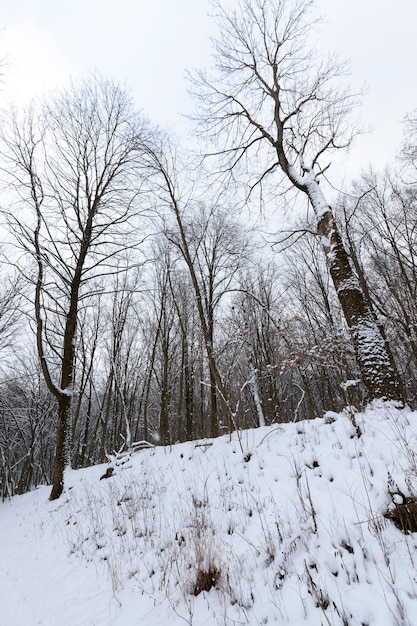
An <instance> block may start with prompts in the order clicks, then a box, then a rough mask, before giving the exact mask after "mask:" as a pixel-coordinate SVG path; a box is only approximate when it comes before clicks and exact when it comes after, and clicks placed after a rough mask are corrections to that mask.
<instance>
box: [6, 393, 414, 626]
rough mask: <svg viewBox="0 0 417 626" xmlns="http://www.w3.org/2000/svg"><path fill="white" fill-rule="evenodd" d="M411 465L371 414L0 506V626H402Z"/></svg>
mask: <svg viewBox="0 0 417 626" xmlns="http://www.w3.org/2000/svg"><path fill="white" fill-rule="evenodd" d="M355 420H356V423H355ZM199 444H200V445H199ZM201 444H207V445H201ZM416 453H417V414H416V413H411V412H409V411H407V410H403V411H400V410H398V409H396V408H394V407H393V406H384V405H382V404H381V405H374V406H373V407H372V408H370V409H368V410H367V411H366V412H365V413H364V414H356V415H355V417H354V419H352V415H349V414H348V412H346V413H345V414H335V413H328V414H327V415H326V416H325V417H324V418H321V419H316V420H314V421H310V422H300V423H295V424H294V423H293V424H284V425H274V426H271V427H264V428H259V429H256V430H248V431H243V432H240V433H234V434H233V436H232V438H231V439H229V437H228V436H224V437H221V438H219V439H216V440H212V441H205V442H190V443H184V444H178V445H175V446H172V447H171V448H162V447H160V448H155V449H151V450H144V451H142V452H138V453H136V454H134V455H132V456H130V457H129V456H127V457H124V458H123V459H121V460H119V461H118V464H117V465H116V463H115V471H114V475H113V476H112V477H111V478H109V479H107V480H100V476H102V475H103V474H104V472H105V471H106V467H107V466H103V465H102V466H96V467H92V468H89V469H85V470H78V471H70V472H68V473H67V476H66V482H67V487H66V490H65V492H64V494H63V496H62V497H61V498H60V499H59V500H58V501H55V502H49V501H48V496H49V491H50V490H49V488H47V487H41V488H39V489H37V490H36V491H34V492H32V493H29V494H26V495H24V496H18V497H14V498H13V499H11V500H10V501H6V502H3V503H1V504H0V625H1V626H32V625H33V626H34V625H37V624H41V625H42V626H135V625H139V624H140V625H145V626H154V625H158V626H176V625H178V626H179V625H183V624H192V625H193V626H203V625H223V624H224V625H227V626H229V625H230V626H232V625H238V624H250V625H251V626H254V625H258V624H274V623H276V624H289V625H291V626H301V625H303V626H306V625H307V626H316V625H317V626H321V625H326V624H331V625H335V626H336V625H337V626H338V625H341V626H348V625H349V626H350V625H352V626H353V625H355V626H365V625H366V626H391V625H394V624H398V625H399V624H401V625H409V626H414V625H415V624H417V569H416V566H417V550H416V547H417V545H416V544H417V534H415V533H409V534H404V533H402V532H401V531H400V530H399V529H398V528H397V527H396V526H395V525H394V524H393V522H392V521H389V520H387V519H386V518H385V517H384V513H385V512H386V511H387V510H388V509H392V508H393V507H394V503H393V502H394V501H396V502H397V503H401V496H400V495H399V494H404V495H405V496H413V495H417V456H416ZM122 461H123V462H122ZM395 494H396V495H395ZM211 585H212V587H211V589H210V590H208V591H204V590H203V591H201V592H200V587H201V586H207V587H210V586H211Z"/></svg>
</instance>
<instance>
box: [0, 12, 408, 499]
mask: <svg viewBox="0 0 417 626" xmlns="http://www.w3.org/2000/svg"><path fill="white" fill-rule="evenodd" d="M313 9H314V3H313V2H311V1H310V0H282V1H280V2H279V3H277V2H276V1H274V0H255V1H250V0H244V1H243V2H242V13H238V12H233V11H229V10H227V9H226V8H223V7H222V5H221V4H218V5H217V20H218V24H219V33H220V35H219V36H218V38H217V39H216V40H215V41H214V43H213V45H214V50H215V57H214V58H215V59H216V65H215V67H213V68H212V69H210V70H207V71H196V72H194V73H190V88H191V90H192V92H193V93H194V96H195V114H194V116H193V120H191V126H192V130H193V135H192V141H191V142H190V141H189V140H187V142H181V141H179V140H178V139H177V138H175V137H173V136H170V135H169V134H168V133H167V132H166V131H164V130H163V129H161V128H159V127H158V126H157V122H158V121H157V120H150V119H148V118H146V117H145V116H144V115H143V114H142V113H140V112H139V111H138V109H137V105H136V103H134V102H133V101H132V98H131V96H130V94H129V92H128V90H126V89H125V88H123V87H121V86H120V85H118V84H117V83H115V82H114V81H112V80H111V79H107V78H105V77H103V76H100V75H99V74H98V73H96V74H94V75H93V76H92V77H91V78H89V79H87V80H84V81H79V82H72V83H69V85H68V87H67V88H66V89H62V90H60V91H59V92H58V91H56V92H54V93H53V94H49V95H47V96H45V97H44V98H43V99H42V100H39V101H36V102H33V104H32V105H31V106H30V107H26V108H13V109H11V110H9V111H4V112H3V113H2V123H1V130H0V170H1V177H0V184H1V196H0V198H1V199H0V211H1V226H2V241H3V243H2V245H1V250H0V252H1V268H2V281H1V284H0V302H1V306H0V347H1V356H2V358H1V370H0V385H1V393H0V490H1V497H2V498H3V499H4V498H8V497H10V496H13V495H15V494H22V493H25V492H27V491H29V490H31V489H33V488H34V487H35V486H37V485H39V484H52V492H51V499H55V498H58V497H59V496H60V494H61V492H62V490H63V487H64V483H63V480H64V478H63V476H64V470H65V467H67V466H69V465H70V466H71V467H72V468H81V467H87V466H90V465H93V464H96V463H103V462H105V461H106V460H107V458H108V455H110V454H114V453H115V452H117V451H122V450H124V449H139V448H140V447H149V446H154V445H171V444H174V443H177V442H184V441H190V440H200V439H204V438H208V437H210V438H212V437H217V436H219V435H221V434H225V433H231V432H232V431H235V430H239V429H247V428H253V427H256V426H264V425H270V424H273V423H280V422H296V421H299V420H305V419H313V418H316V417H318V416H322V415H323V414H324V413H325V412H326V411H328V410H332V411H340V410H342V409H343V407H346V406H349V407H351V410H352V411H359V410H362V409H363V408H364V407H365V406H366V405H367V404H368V403H370V402H372V401H373V400H377V399H386V400H392V401H395V402H397V403H398V404H399V405H402V404H404V403H405V404H407V405H408V406H410V407H411V408H412V409H415V408H416V393H417V378H416V369H417V298H416V295H417V245H416V238H417V232H416V227H417V191H416V189H417V187H416V183H417V114H416V113H415V112H412V111H411V112H407V111H405V112H404V142H403V145H401V146H398V159H397V160H396V162H395V163H393V164H392V165H391V166H390V167H389V168H387V169H385V170H384V171H375V170H374V169H373V168H372V165H370V166H369V168H368V169H367V170H366V171H364V172H363V173H362V175H360V176H359V177H358V178H356V179H352V180H351V181H350V183H349V186H348V187H346V188H345V189H343V190H339V191H335V190H334V189H333V188H332V187H331V181H332V167H331V162H332V157H333V154H334V153H335V152H340V151H343V150H346V149H347V148H348V147H349V146H350V145H351V143H352V142H353V141H354V139H355V137H356V135H357V134H358V133H359V132H360V129H359V128H358V127H357V125H356V123H355V115H356V113H357V109H358V106H359V104H360V98H361V94H357V93H353V92H351V91H350V88H349V86H348V80H347V78H346V71H347V67H346V65H345V64H344V63H343V62H339V61H338V60H337V59H335V58H334V57H332V56H329V57H323V56H321V57H320V58H319V59H318V57H317V54H318V53H317V51H315V50H314V49H313V47H314V42H313V43H311V45H310V37H309V34H310V32H311V30H312V27H313V25H315V23H316V21H315V16H314V11H313ZM5 89H7V81H6V85H5ZM190 143H191V145H192V149H190ZM330 203H331V204H330ZM271 217H273V219H271ZM272 223H273V224H274V226H273V227H271V224H272ZM276 224H278V226H276Z"/></svg>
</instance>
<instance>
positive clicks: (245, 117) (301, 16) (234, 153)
mask: <svg viewBox="0 0 417 626" xmlns="http://www.w3.org/2000/svg"><path fill="white" fill-rule="evenodd" d="M313 5H314V2H313V0H243V1H242V3H241V4H240V6H239V10H238V11H237V12H235V11H228V10H227V9H225V8H223V7H222V5H221V4H220V3H218V2H216V3H215V7H216V9H217V18H218V22H219V28H220V33H221V35H220V36H219V38H218V39H217V40H216V41H215V43H214V46H215V53H216V57H215V58H216V69H215V72H214V74H213V76H211V77H210V76H208V75H207V74H206V73H205V72H200V73H197V74H196V75H195V76H194V84H195V86H196V93H197V96H198V98H199V102H200V110H199V111H198V117H199V119H201V120H202V131H203V132H204V134H205V135H209V136H211V137H212V138H214V139H215V140H216V141H217V144H218V148H216V150H215V152H216V154H217V156H219V157H220V158H222V160H223V162H224V165H223V167H225V168H226V169H227V171H228V172H230V173H235V172H236V170H237V167H238V166H240V165H245V174H246V177H247V180H248V185H249V188H250V191H251V192H252V191H253V190H254V189H255V188H260V187H264V186H265V185H266V184H267V181H268V180H270V176H271V175H275V179H274V180H276V173H277V172H278V173H280V174H281V178H280V183H279V184H280V188H281V189H283V188H284V189H288V188H291V189H293V190H295V191H298V192H301V193H302V194H304V195H305V196H306V197H307V198H308V200H309V202H310V204H311V206H312V208H313V210H314V213H315V216H316V223H317V234H318V236H319V238H320V241H321V244H322V248H323V250H324V253H325V255H326V259H327V263H328V267H329V272H330V275H331V277H332V280H333V284H334V287H335V289H336V292H337V295H338V298H339V302H340V304H341V307H342V309H343V313H344V317H345V319H346V322H347V324H348V326H349V329H350V333H351V338H352V342H353V345H354V348H355V353H356V357H357V361H358V364H359V367H360V370H361V374H362V378H363V382H364V385H365V388H366V390H367V394H368V398H369V399H370V400H371V399H374V398H388V399H395V400H401V399H402V393H401V386H400V384H399V380H398V377H397V373H396V371H395V368H394V367H393V364H392V361H391V359H390V357H389V351H388V350H387V346H386V343H385V341H384V338H383V336H382V335H381V332H380V329H379V327H378V325H377V323H376V322H375V318H374V316H373V314H372V311H371V309H370V307H369V304H368V302H367V300H366V298H365V297H364V294H363V291H362V289H361V286H360V283H359V281H358V279H357V277H356V275H355V273H354V270H353V267H352V264H351V262H350V259H349V256H348V254H347V251H346V248H345V246H344V244H343V240H342V238H341V236H340V233H339V230H338V227H337V224H336V221H335V219H334V216H333V212H332V209H331V207H330V205H329V203H328V201H327V200H326V198H325V196H324V194H323V191H322V188H321V187H320V185H319V179H320V175H321V174H322V173H323V172H324V170H326V169H327V168H328V165H327V164H326V162H324V159H325V158H328V157H327V155H328V154H329V153H331V152H332V151H334V150H338V149H341V148H345V147H347V146H348V145H349V144H350V143H351V141H352V139H353V136H354V132H353V131H352V116H351V113H352V110H353V109H354V107H355V106H356V104H357V98H356V97H355V96H354V95H353V94H352V93H351V92H350V91H349V90H348V89H343V88H341V87H340V85H341V80H342V78H343V75H344V73H345V71H346V67H345V65H344V64H341V63H339V62H338V61H337V60H335V58H334V57H330V58H328V59H324V60H323V59H322V57H321V56H320V55H319V54H318V53H317V51H316V50H315V49H314V48H312V47H309V45H308V41H309V40H310V38H311V31H312V30H314V28H315V25H316V21H317V20H315V19H314V18H313V17H312V16H311V10H312V8H313ZM323 162H324V164H323Z"/></svg>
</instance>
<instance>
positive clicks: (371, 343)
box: [309, 181, 403, 402]
mask: <svg viewBox="0 0 417 626" xmlns="http://www.w3.org/2000/svg"><path fill="white" fill-rule="evenodd" d="M314 182H315V185H317V187H318V183H317V181H314ZM317 196H318V193H317V189H314V194H309V198H310V200H311V202H312V204H313V201H314V200H315V199H317ZM321 199H323V196H322V194H321V191H320V197H319V200H321ZM313 208H314V204H313ZM321 208H323V204H321ZM317 214H318V224H317V232H318V235H319V236H320V238H321V242H322V245H323V249H324V252H325V254H326V258H327V261H328V265H329V271H330V275H331V277H332V280H333V284H334V287H335V289H336V293H337V296H338V298H339V302H340V304H341V307H342V310H343V313H344V316H345V319H346V322H347V325H348V327H349V330H350V333H351V337H352V342H353V346H354V350H355V354H356V358H357V361H358V365H359V368H360V371H361V374H362V380H363V384H364V386H365V389H366V392H367V396H368V399H369V400H375V399H377V398H381V399H386V400H397V401H400V402H402V401H403V396H402V389H401V384H400V381H399V378H398V376H397V372H396V371H395V368H394V366H393V363H392V360H391V359H390V352H389V350H388V349H387V345H386V342H385V340H384V337H383V335H382V333H381V330H380V328H379V326H378V324H377V321H376V320H375V316H374V314H373V311H372V310H371V308H370V305H369V303H368V301H367V299H366V297H365V295H364V293H363V291H362V289H361V286H360V284H359V281H358V279H357V277H356V275H355V273H354V271H353V268H352V265H351V263H350V259H349V256H348V254H347V251H346V249H345V246H344V244H343V241H342V238H341V236H340V233H339V231H338V228H337V225H336V223H335V220H334V217H333V213H332V211H331V209H330V207H328V206H327V210H325V211H322V212H317Z"/></svg>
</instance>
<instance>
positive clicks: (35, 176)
mask: <svg viewBox="0 0 417 626" xmlns="http://www.w3.org/2000/svg"><path fill="white" fill-rule="evenodd" d="M144 128H145V126H144V123H143V121H142V120H141V119H140V118H139V117H138V116H137V114H136V113H135V112H134V109H133V106H132V103H131V100H130V97H129V96H128V95H127V94H126V93H125V92H124V91H122V90H121V89H120V88H119V87H118V86H117V85H115V84H114V83H112V82H110V81H105V80H102V79H101V78H99V77H94V78H93V79H92V80H90V81H86V82H83V83H81V84H79V85H72V86H71V87H70V88H69V89H66V90H64V91H62V92H61V93H60V94H58V95H57V96H56V97H55V98H54V99H53V100H51V101H48V102H46V103H45V104H44V105H43V107H42V109H41V110H40V112H39V113H36V114H35V112H34V109H31V110H30V111H29V112H28V113H27V114H26V115H25V116H24V118H23V119H21V118H19V117H18V116H17V115H15V116H14V119H13V121H12V123H11V127H10V128H9V129H8V130H7V131H6V132H5V133H4V137H3V145H4V146H5V148H4V153H5V159H7V161H6V162H7V166H6V167H7V169H8V173H9V175H11V179H12V184H13V186H14V188H15V191H16V192H17V201H16V206H14V210H13V211H12V212H10V213H9V215H8V220H9V224H10V227H11V230H12V232H13V234H14V235H15V238H16V241H17V244H18V245H19V246H20V247H21V248H23V249H24V250H25V251H26V252H27V253H28V254H29V255H31V257H32V259H33V260H34V262H35V268H34V271H33V274H32V281H33V287H34V295H33V304H34V322H35V326H36V341H37V349H38V356H39V359H40V364H41V368H42V373H43V376H44V378H45V382H46V385H47V387H48V389H49V391H50V393H51V394H52V395H53V396H54V397H55V399H56V401H57V404H58V432H57V440H56V453H55V469H54V477H53V486H52V491H51V495H50V498H51V499H52V500H53V499H56V498H58V497H59V496H60V494H61V493H62V490H63V487H64V470H65V468H66V466H68V465H69V463H70V446H71V441H70V439H71V419H72V398H73V395H74V391H75V390H74V380H75V371H74V368H75V352H76V345H77V322H78V318H79V312H80V307H81V306H87V304H88V303H89V304H90V305H91V304H92V298H93V297H94V293H97V292H101V291H103V290H105V287H106V275H108V274H109V273H111V272H113V271H114V257H115V255H117V254H118V253H119V251H120V250H121V249H122V248H126V246H129V245H132V246H133V245H136V243H137V240H135V241H133V239H132V238H130V237H131V236H132V233H137V232H139V231H138V229H137V223H136V222H135V220H136V218H137V215H138V207H137V202H136V201H137V197H138V184H137V177H136V180H135V186H134V187H133V184H132V179H131V174H132V171H133V168H134V167H135V165H136V155H137V146H138V143H139V142H140V139H141V136H142V135H143V133H144ZM127 233H129V236H128V235H127ZM126 269H127V268H126V267H124V268H122V269H120V268H119V271H126Z"/></svg>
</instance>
